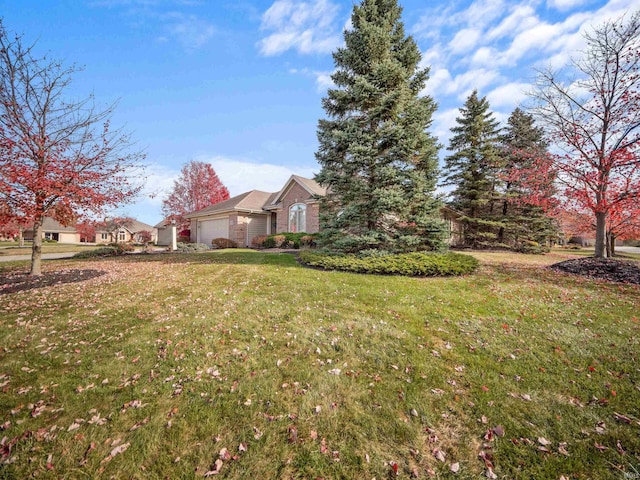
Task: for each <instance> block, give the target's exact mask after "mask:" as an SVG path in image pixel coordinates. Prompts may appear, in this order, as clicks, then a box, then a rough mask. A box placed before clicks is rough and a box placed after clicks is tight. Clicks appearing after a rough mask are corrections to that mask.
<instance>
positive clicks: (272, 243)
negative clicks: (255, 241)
mask: <svg viewBox="0 0 640 480" xmlns="http://www.w3.org/2000/svg"><path fill="white" fill-rule="evenodd" d="M262 246H263V247H264V248H276V240H275V239H274V238H273V237H267V238H266V239H265V240H264V242H262Z"/></svg>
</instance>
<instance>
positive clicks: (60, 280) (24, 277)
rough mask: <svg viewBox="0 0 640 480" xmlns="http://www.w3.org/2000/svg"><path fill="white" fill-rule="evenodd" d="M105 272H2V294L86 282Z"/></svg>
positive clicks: (0, 289)
mask: <svg viewBox="0 0 640 480" xmlns="http://www.w3.org/2000/svg"><path fill="white" fill-rule="evenodd" d="M105 274H106V272H103V271H101V270H92V269H86V270H77V269H71V270H56V271H52V272H42V275H39V276H32V275H29V274H27V273H24V272H18V273H7V274H0V295H6V294H8V293H15V292H23V291H26V290H33V289H36V288H43V287H50V286H52V285H62V284H65V283H76V282H84V281H85V280H90V279H92V278H96V277H100V276H102V275H105Z"/></svg>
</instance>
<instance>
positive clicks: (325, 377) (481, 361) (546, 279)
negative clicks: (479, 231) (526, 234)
mask: <svg viewBox="0 0 640 480" xmlns="http://www.w3.org/2000/svg"><path fill="white" fill-rule="evenodd" d="M474 256H476V257H477V258H478V259H479V260H480V261H481V267H480V269H479V270H478V271H477V272H476V273H475V274H473V275H469V276H465V277H459V278H431V279H419V278H403V277H379V276H373V275H359V274H358V275H357V274H348V273H339V272H323V271H318V270H311V269H305V268H302V267H300V266H299V265H298V264H297V263H296V261H295V258H294V257H293V256H291V255H288V254H269V253H258V252H252V251H244V250H233V251H215V252H210V253H200V254H190V255H187V254H183V255H177V254H175V255H169V254H166V255H149V256H143V255H140V256H131V257H125V258H114V259H109V260H68V261H64V262H47V263H46V264H45V270H51V269H56V268H57V269H60V268H65V269H68V268H74V269H78V268H80V269H85V268H86V269H89V268H90V269H98V270H103V271H105V272H107V273H106V274H105V275H104V276H102V277H99V278H95V279H93V280H89V281H87V282H82V283H70V284H65V285H58V286H56V287H47V288H42V289H34V290H30V291H25V292H20V293H14V294H8V295H2V296H0V345H1V346H2V347H1V348H0V389H1V390H2V394H1V395H0V429H2V430H3V431H1V432H0V437H4V439H3V440H2V450H0V451H2V452H4V453H6V455H4V456H5V459H4V463H3V464H0V478H30V477H38V478H104V479H106V478H193V477H194V476H195V477H201V476H204V475H205V474H206V473H207V472H214V471H217V470H218V469H219V475H218V476H219V477H220V478H229V479H236V478H238V479H239V478H252V477H253V478H267V479H268V478H292V479H298V478H299V479H302V478H310V479H313V478H325V479H334V478H345V479H360V478H362V479H371V478H377V479H385V478H390V477H392V476H394V475H395V474H394V466H393V465H394V464H395V465H396V466H397V469H398V478H410V477H411V476H412V475H414V476H417V478H431V477H435V478H465V479H466V478H478V477H479V476H481V475H486V474H487V473H488V466H491V465H492V466H493V468H492V471H493V472H495V474H496V475H498V477H499V478H518V479H542V478H554V479H557V478H560V477H561V476H562V475H564V477H565V478H567V479H569V478H571V479H582V478H584V479H587V478H599V479H607V478H611V479H620V478H624V473H625V472H626V473H629V474H633V473H635V472H637V471H640V456H639V455H640V453H638V452H640V424H639V423H638V421H639V420H640V407H639V405H640V390H639V386H640V382H639V378H640V375H639V373H640V370H639V368H640V367H639V366H638V357H637V355H638V351H639V348H638V347H639V338H640V335H639V334H640V323H639V321H640V320H639V318H638V317H639V312H640V290H639V289H638V287H637V286H626V285H619V284H611V283H604V282H594V281H590V280H586V279H583V278H579V277H573V276H569V275H562V274H559V273H556V272H553V271H550V270H547V269H545V268H544V266H545V265H548V264H551V263H555V262H557V261H560V260H563V259H566V258H569V254H566V253H553V254H550V255H546V256H535V255H531V256H526V255H515V254H508V253H490V252H485V253H478V254H474ZM15 269H16V267H15V266H3V265H0V273H2V272H3V271H4V272H5V273H7V272H11V271H14V270H15ZM503 431H504V436H501V435H500V434H501V433H502V432H503ZM7 452H8V453H7ZM227 452H228V453H227ZM480 455H482V457H483V458H484V459H486V460H482V457H481V456H480ZM438 457H440V459H444V461H440V460H439V459H438ZM216 460H221V462H222V463H218V465H217V466H216V465H215V462H216ZM488 462H490V463H488ZM456 466H457V468H458V473H453V472H452V469H454V470H455V469H456ZM210 474H211V473H210Z"/></svg>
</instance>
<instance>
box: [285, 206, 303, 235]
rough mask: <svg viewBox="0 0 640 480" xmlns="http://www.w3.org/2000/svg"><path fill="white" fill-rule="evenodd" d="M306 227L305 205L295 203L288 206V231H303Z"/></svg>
mask: <svg viewBox="0 0 640 480" xmlns="http://www.w3.org/2000/svg"><path fill="white" fill-rule="evenodd" d="M306 228H307V206H306V205H305V204H303V203H296V204H293V205H291V207H289V231H290V232H304V231H305V229H306Z"/></svg>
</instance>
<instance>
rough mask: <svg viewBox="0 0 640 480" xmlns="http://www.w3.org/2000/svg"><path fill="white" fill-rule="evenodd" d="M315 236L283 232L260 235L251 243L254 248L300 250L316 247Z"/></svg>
mask: <svg viewBox="0 0 640 480" xmlns="http://www.w3.org/2000/svg"><path fill="white" fill-rule="evenodd" d="M315 245H316V242H315V236H314V235H309V234H308V233H305V232H298V233H291V232H283V233H277V234H273V235H259V236H257V237H254V238H253V240H252V241H251V246H252V247H254V248H296V249H298V248H300V247H315Z"/></svg>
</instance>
